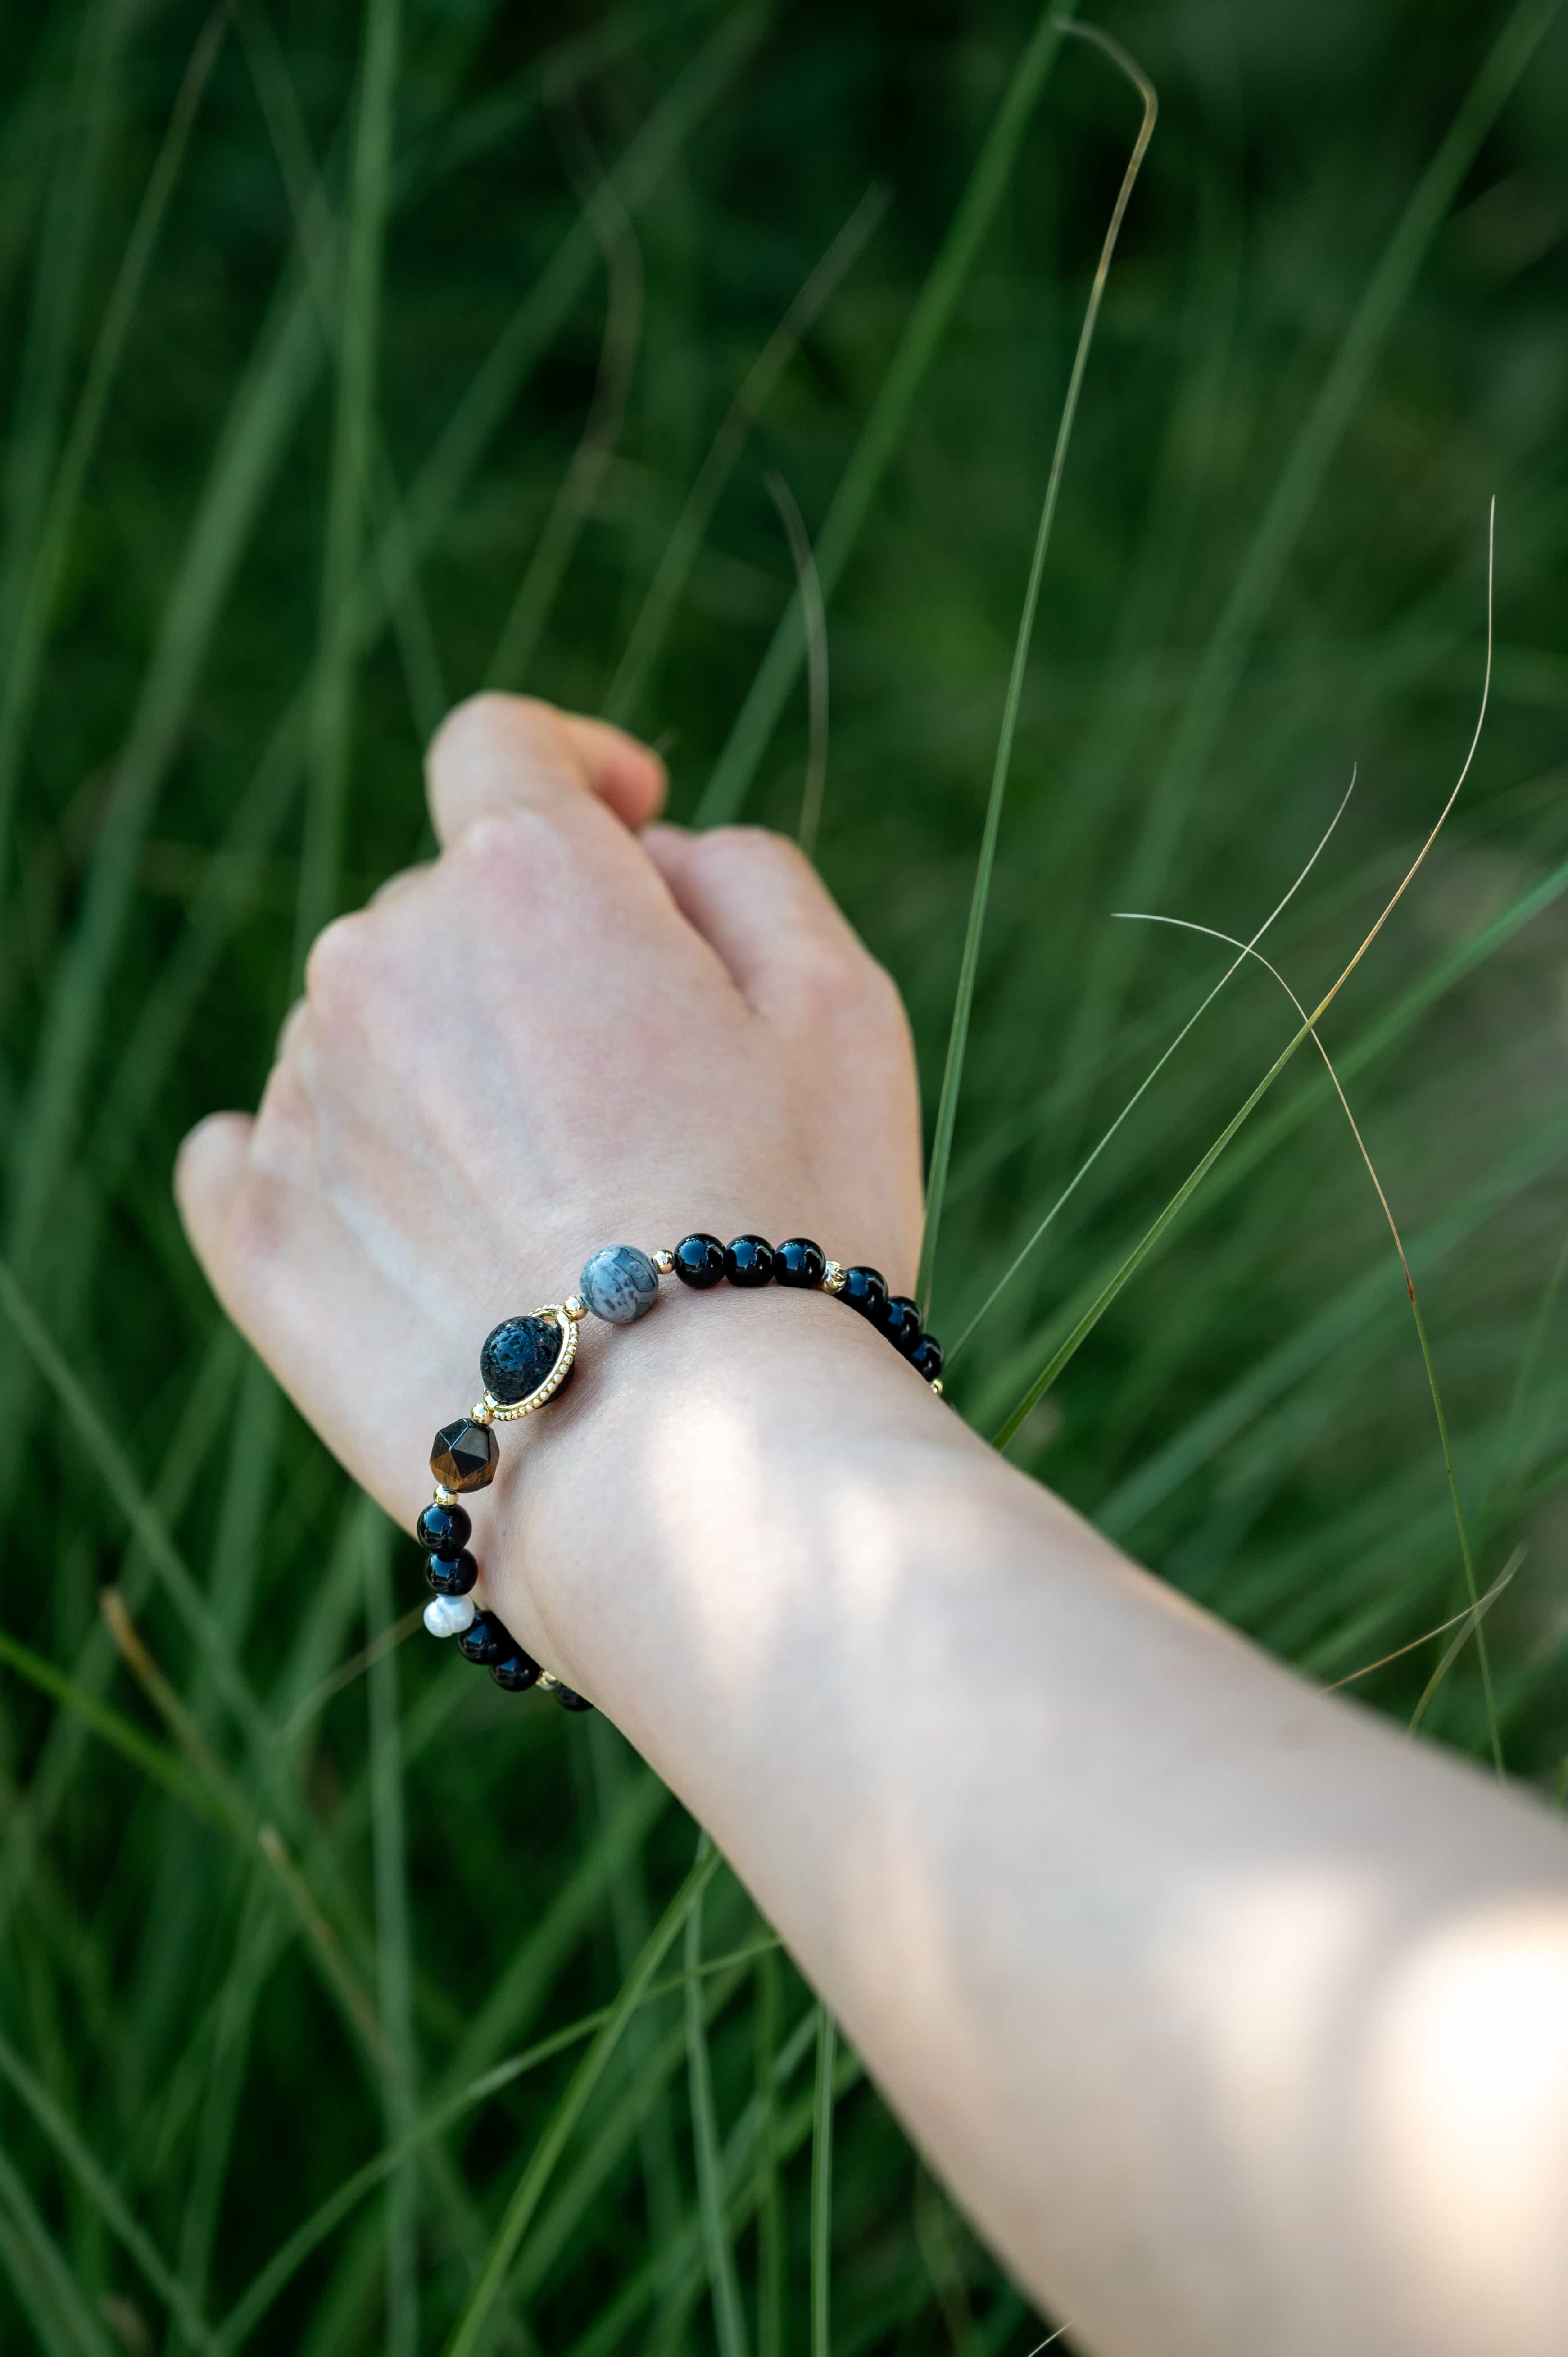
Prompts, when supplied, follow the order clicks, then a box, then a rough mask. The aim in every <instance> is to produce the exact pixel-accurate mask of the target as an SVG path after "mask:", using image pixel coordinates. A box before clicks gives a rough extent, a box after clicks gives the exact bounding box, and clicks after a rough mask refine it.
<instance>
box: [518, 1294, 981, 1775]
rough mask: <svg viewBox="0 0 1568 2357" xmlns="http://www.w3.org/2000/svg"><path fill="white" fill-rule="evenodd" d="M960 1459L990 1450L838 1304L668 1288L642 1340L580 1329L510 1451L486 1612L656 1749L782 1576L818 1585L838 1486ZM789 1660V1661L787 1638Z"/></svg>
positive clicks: (592, 1324)
mask: <svg viewBox="0 0 1568 2357" xmlns="http://www.w3.org/2000/svg"><path fill="white" fill-rule="evenodd" d="M955 1445H960V1446H962V1447H964V1448H966V1449H968V1450H973V1449H974V1448H975V1447H976V1444H975V1443H974V1442H973V1440H972V1436H970V1435H969V1434H968V1433H967V1431H966V1430H965V1428H964V1427H963V1426H961V1424H960V1423H959V1422H958V1419H957V1418H956V1417H955V1416H954V1415H952V1413H951V1411H950V1409H948V1408H946V1407H944V1406H943V1405H942V1403H941V1401H940V1398H938V1397H937V1396H935V1395H934V1394H932V1392H931V1390H930V1388H929V1384H928V1383H926V1382H924V1381H923V1380H922V1379H921V1377H920V1376H919V1375H918V1373H917V1372H916V1371H915V1369H914V1367H913V1366H911V1365H910V1364H909V1362H908V1360H906V1359H904V1358H902V1357H900V1356H899V1355H898V1354H897V1353H896V1352H895V1351H893V1350H891V1349H890V1348H889V1346H888V1344H887V1342H886V1340H884V1339H883V1337H882V1336H881V1335H880V1334H878V1333H877V1332H876V1331H875V1329H873V1328H872V1327H871V1326H870V1325H869V1324H868V1323H867V1322H866V1320H865V1318H859V1317H857V1316H855V1315H854V1312H853V1311H852V1310H850V1309H848V1308H846V1307H845V1306H844V1305H843V1303H842V1302H840V1301H837V1300H835V1299H834V1298H833V1297H832V1296H830V1295H827V1294H823V1293H821V1292H816V1291H810V1292H790V1291H787V1290H784V1289H782V1288H779V1287H777V1286H767V1287H765V1288H761V1289H759V1290H757V1292H755V1293H752V1294H742V1293H740V1292H738V1291H736V1290H734V1289H732V1288H731V1287H729V1286H717V1287H715V1288H714V1291H712V1292H711V1293H693V1292H690V1291H688V1290H687V1289H686V1288H685V1287H683V1286H679V1285H678V1284H673V1283H670V1284H667V1285H666V1286H662V1287H661V1288H660V1303H659V1307H658V1309H657V1311H656V1313H655V1314H654V1315H652V1316H650V1317H648V1318H643V1319H639V1321H638V1322H637V1323H636V1324H635V1325H634V1326H628V1328H626V1329H624V1330H621V1331H609V1330H606V1329H605V1328H603V1327H602V1326H600V1325H599V1323H598V1321H597V1320H589V1321H587V1326H586V1329H585V1334H584V1343H583V1347H582V1349H581V1351H580V1352H579V1356H578V1361H577V1365H576V1368H575V1372H574V1375H573V1380H572V1383H571V1385H570V1388H569V1390H568V1391H566V1392H565V1393H564V1394H562V1395H561V1396H560V1397H559V1399H558V1400H556V1401H554V1402H553V1403H552V1404H551V1406H550V1409H549V1412H548V1414H544V1415H540V1416H539V1417H538V1418H537V1419H535V1418H533V1417H530V1418H528V1419H527V1420H526V1422H525V1423H524V1424H523V1425H522V1426H521V1427H520V1428H518V1429H516V1430H515V1431H514V1432H512V1433H511V1434H510V1435H509V1436H508V1438H507V1440H506V1442H505V1444H504V1445H503V1448H502V1452H501V1457H502V1462H501V1469H500V1471H499V1475H498V1479H497V1480H496V1482H495V1484H494V1487H493V1489H492V1490H491V1491H490V1492H489V1500H488V1501H487V1510H486V1520H487V1525H488V1528H487V1535H486V1556H485V1561H486V1571H485V1592H486V1595H487V1598H488V1600H489V1602H490V1604H491V1605H492V1607H493V1609H495V1610H496V1611H498V1612H499V1614H500V1615H501V1617H502V1618H503V1619H504V1620H505V1621H506V1622H507V1625H508V1626H509V1627H510V1628H511V1629H513V1630H514V1631H515V1633H516V1634H517V1635H518V1636H519V1637H520V1639H521V1641H522V1642H523V1643H524V1644H525V1645H527V1646H528V1648H529V1650H530V1651H531V1652H537V1653H538V1655H539V1658H541V1659H542V1660H543V1661H546V1662H547V1663H550V1664H551V1666H552V1667H553V1668H555V1669H556V1670H557V1671H558V1674H560V1675H561V1676H562V1677H563V1678H564V1680H565V1681H566V1682H567V1683H568V1684H571V1685H573V1686H575V1687H578V1688H579V1690H580V1691H582V1692H584V1693H585V1694H587V1695H590V1696H591V1697H592V1698H593V1699H594V1700H595V1701H596V1702H599V1703H601V1704H602V1705H603V1706H604V1707H606V1708H607V1710H608V1711H609V1712H610V1713H611V1715H612V1717H615V1718H616V1719H617V1720H618V1723H619V1724H621V1725H622V1726H623V1727H625V1728H626V1731H627V1732H628V1734H630V1735H632V1736H633V1738H634V1739H637V1740H639V1741H645V1740H647V1739H649V1736H650V1722H649V1720H648V1717H647V1715H646V1714H647V1712H648V1710H649V1708H650V1704H651V1705H652V1706H653V1716H654V1718H655V1719H657V1717H658V1712H657V1706H656V1703H654V1702H653V1697H654V1696H655V1695H656V1692H657V1689H658V1688H659V1686H660V1684H661V1683H662V1684H669V1683H670V1682H671V1681H673V1682H674V1683H675V1684H678V1685H680V1686H681V1687H682V1690H683V1691H687V1692H690V1681H691V1679H692V1678H693V1674H695V1675H696V1676H697V1679H698V1683H699V1684H701V1676H702V1663H700V1662H696V1661H693V1658H692V1656H693V1649H695V1650H696V1651H697V1652H703V1650H704V1649H705V1651H706V1654H707V1658H708V1662H709V1666H710V1667H711V1668H713V1669H714V1671H715V1674H722V1671H720V1668H719V1664H720V1662H721V1659H722V1655H723V1652H724V1649H725V1644H726V1643H728V1642H729V1641H732V1640H733V1639H734V1638H735V1636H736V1633H737V1631H739V1630H741V1629H743V1628H744V1626H745V1624H746V1620H747V1616H748V1614H749V1613H750V1612H751V1611H752V1610H753V1609H754V1608H756V1607H757V1606H759V1605H760V1603H761V1601H762V1599H763V1598H765V1597H766V1596H767V1595H768V1594H769V1593H775V1594H776V1593H777V1592H778V1585H779V1568H780V1565H781V1563H782V1564H783V1565H785V1566H787V1568H788V1570H789V1577H790V1581H791V1582H792V1581H793V1580H794V1579H795V1578H797V1577H803V1578H804V1579H805V1580H806V1581H807V1582H808V1583H809V1582H810V1581H811V1577H813V1569H812V1560H813V1554H814V1552H815V1554H816V1555H820V1554H821V1548H820V1545H819V1544H818V1539H819V1535H820V1534H818V1532H817V1529H816V1521H817V1516H816V1509H817V1508H818V1507H819V1506H820V1504H821V1501H822V1497H823V1494H824V1491H825V1490H826V1489H827V1488H828V1487H831V1486H832V1485H833V1484H834V1483H835V1481H836V1480H838V1479H839V1478H840V1477H842V1476H843V1474H844V1473H845V1472H847V1471H849V1470H851V1469H853V1470H854V1473H855V1475H856V1477H857V1479H863V1478H864V1477H865V1475H866V1474H868V1473H870V1472H871V1471H873V1469H875V1480H876V1482H877V1484H878V1485H880V1486H882V1487H884V1489H886V1485H887V1484H888V1483H892V1484H893V1485H894V1486H895V1490H896V1488H897V1482H898V1480H899V1471H898V1468H899V1463H900V1460H901V1459H906V1458H908V1459H911V1460H912V1459H913V1458H917V1457H919V1456H921V1455H924V1454H926V1453H927V1452H929V1450H931V1448H933V1447H934V1448H938V1449H940V1448H943V1447H944V1446H945V1447H951V1446H955ZM819 1567H820V1566H819ZM716 1621H724V1622H725V1623H727V1629H726V1630H721V1629H720V1628H719V1627H718V1626H716V1625H715V1623H716ZM759 1633H760V1632H759V1631H757V1630H753V1631H752V1632H751V1635H752V1637H753V1638H755V1637H757V1635H759ZM748 1641H749V1640H748ZM775 1641H777V1642H778V1643H779V1645H781V1646H785V1647H787V1646H788V1644H789V1631H788V1630H787V1629H779V1630H778V1631H776V1632H775Z"/></svg>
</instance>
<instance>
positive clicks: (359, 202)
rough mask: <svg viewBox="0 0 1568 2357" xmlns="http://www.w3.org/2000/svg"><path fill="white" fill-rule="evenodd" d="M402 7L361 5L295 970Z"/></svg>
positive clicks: (382, 218)
mask: <svg viewBox="0 0 1568 2357" xmlns="http://www.w3.org/2000/svg"><path fill="white" fill-rule="evenodd" d="M399 19H400V8H399V0H365V7H364V17H363V31H362V33H361V36H360V72H359V81H358V87H357V90H356V94H355V102H354V127H353V135H352V141H351V155H350V163H349V210H348V224H347V230H346V233H345V253H344V268H343V320H342V327H341V329H340V332H339V336H338V400H337V407H336V411H335V414H334V417H333V430H332V462H331V471H330V474H329V476H328V490H327V524H326V532H325V534H324V538H323V545H322V558H321V619H320V627H319V637H318V652H317V667H316V678H315V683H314V686H313V688H312V692H311V704H310V748H309V769H310V783H309V790H308V793H307V796H306V819H305V844H304V848H303V851H302V854H301V858H300V870H299V899H298V906H297V909H296V912H295V971H296V972H297V971H298V970H299V969H300V968H301V967H302V966H303V964H304V961H305V953H306V950H307V949H308V948H309V946H310V943H311V942H313V941H314V940H315V938H316V936H317V933H318V932H319V931H321V928H322V927H323V925H325V924H326V922H327V920H328V918H329V917H330V916H332V915H333V914H334V913H335V911H336V909H337V905H338V871H339V868H340V866H341V864H342V834H343V826H344V813H345V810H346V807H347V803H348V794H349V744H350V737H351V734H352V729H353V716H354V674H355V670H356V664H357V657H358V651H359V648H358V635H359V634H358V631H357V629H356V619H357V618H356V615H355V610H354V608H355V589H356V587H357V585H358V580H359V574H360V545H361V542H362V539H363V534H364V517H365V509H366V505H367V495H368V491H369V486H370V470H371V447H372V442H373V436H374V423H373V421H374V416H375V404H376V361H377V352H378V349H379V344H380V333H381V272H382V257H383V249H384V244H385V238H386V223H387V210H388V203H389V199H390V195H391V183H392V110H393V104H394V101H395V95H396V90H397V65H398V41H399V32H400V22H399Z"/></svg>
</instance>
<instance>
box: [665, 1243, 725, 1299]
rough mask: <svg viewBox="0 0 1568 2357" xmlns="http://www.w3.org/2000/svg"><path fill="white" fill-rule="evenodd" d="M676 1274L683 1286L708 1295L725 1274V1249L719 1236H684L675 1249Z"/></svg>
mask: <svg viewBox="0 0 1568 2357" xmlns="http://www.w3.org/2000/svg"><path fill="white" fill-rule="evenodd" d="M674 1260H675V1274H676V1275H677V1276H678V1277H679V1278H680V1280H681V1282H682V1285H690V1286H694V1287H695V1288H696V1290H697V1291H698V1292H699V1293H706V1291H707V1289H708V1287H709V1286H710V1285H717V1283H718V1282H719V1279H720V1278H721V1277H722V1276H723V1275H724V1273H725V1248H724V1246H723V1244H721V1243H720V1242H719V1240H718V1238H717V1236H703V1235H695V1236H682V1239H681V1241H680V1243H678V1244H677V1245H676V1247H675V1253H674Z"/></svg>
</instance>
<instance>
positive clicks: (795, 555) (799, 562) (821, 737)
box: [768, 474, 828, 859]
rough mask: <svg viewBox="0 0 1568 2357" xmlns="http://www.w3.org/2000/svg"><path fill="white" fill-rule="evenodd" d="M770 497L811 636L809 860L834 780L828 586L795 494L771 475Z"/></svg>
mask: <svg viewBox="0 0 1568 2357" xmlns="http://www.w3.org/2000/svg"><path fill="white" fill-rule="evenodd" d="M768 497H769V498H770V499H771V500H772V501H773V504H774V506H775V507H776V508H777V509H778V511H779V515H780V517H781V518H782V520H783V524H784V530H785V532H786V533H787V534H788V536H789V555H790V558H791V560H792V562H793V564H794V567H795V594H796V596H797V597H799V599H800V612H801V616H802V618H803V621H804V627H805V632H806V694H807V712H808V731H809V733H808V737H807V751H806V782H805V786H804V788H803V789H802V791H801V794H800V826H799V827H798V829H797V830H796V835H795V840H796V842H797V843H798V844H799V845H800V848H801V850H802V851H803V852H804V853H805V855H806V856H807V858H808V859H814V858H815V857H816V856H817V829H818V827H819V826H820V825H821V824H822V794H823V791H824V790H825V788H826V785H827V779H828V617H827V611H826V608H824V606H823V604H822V583H821V581H820V580H819V579H818V577H817V562H816V559H815V557H814V556H813V555H812V554H811V537H810V535H809V533H807V530H806V520H805V518H804V516H803V515H802V514H801V513H800V508H799V507H798V506H797V504H796V500H795V494H794V492H793V491H792V490H790V489H789V484H788V483H787V482H786V481H785V480H784V478H783V476H782V475H773V474H770V475H769V476H768Z"/></svg>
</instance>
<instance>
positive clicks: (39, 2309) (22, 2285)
mask: <svg viewBox="0 0 1568 2357" xmlns="http://www.w3.org/2000/svg"><path fill="white" fill-rule="evenodd" d="M0 2201H4V2202H5V2206H6V2209H7V2210H8V2211H9V2212H10V2222H9V2225H8V2227H7V2228H6V2230H5V2235H4V2239H3V2240H0V2251H3V2253H4V2255H5V2265H6V2272H7V2273H8V2275H9V2276H10V2277H11V2287H12V2289H13V2290H14V2291H15V2293H16V2299H17V2304H18V2306H20V2307H21V2309H23V2311H24V2313H25V2315H26V2316H27V2321H28V2322H29V2323H30V2324H31V2326H32V2328H33V2330H34V2331H35V2332H36V2333H37V2334H38V2341H39V2345H40V2347H42V2348H43V2349H45V2350H46V2351H47V2352H48V2357H110V2344H109V2342H108V2341H107V2340H106V2339H105V2337H104V2333H103V2329H102V2325H101V2324H100V2323H99V2321H98V2319H97V2318H96V2317H95V2316H94V2315H93V2313H92V2311H91V2309H90V2308H89V2307H88V2305H87V2302H86V2301H85V2300H84V2299H83V2298H82V2296H81V2291H80V2290H79V2289H78V2287H77V2283H76V2278H75V2276H74V2275H73V2274H72V2272H71V2270H70V2267H68V2266H67V2265H66V2263H65V2260H64V2259H63V2258H62V2257H61V2255H60V2253H59V2249H58V2248H57V2246H56V2244H55V2242H54V2239H53V2237H52V2236H51V2234H50V2233H49V2231H48V2227H47V2226H46V2225H45V2223H44V2222H43V2220H42V2218H40V2217H39V2215H38V2211H37V2209H36V2208H35V2207H34V2204H33V2201H32V2197H31V2195H30V2194H29V2193H28V2191H27V2187H26V2185H25V2184H24V2183H23V2181H22V2179H21V2178H20V2177H19V2176H18V2175H17V2173H16V2169H13V2167H12V2166H11V2162H10V2159H9V2157H8V2156H7V2154H6V2153H5V2149H4V2147H0Z"/></svg>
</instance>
